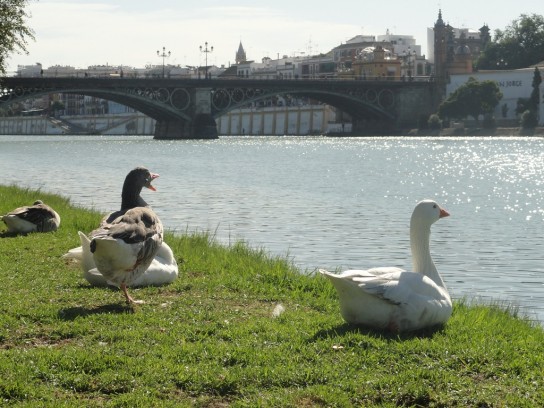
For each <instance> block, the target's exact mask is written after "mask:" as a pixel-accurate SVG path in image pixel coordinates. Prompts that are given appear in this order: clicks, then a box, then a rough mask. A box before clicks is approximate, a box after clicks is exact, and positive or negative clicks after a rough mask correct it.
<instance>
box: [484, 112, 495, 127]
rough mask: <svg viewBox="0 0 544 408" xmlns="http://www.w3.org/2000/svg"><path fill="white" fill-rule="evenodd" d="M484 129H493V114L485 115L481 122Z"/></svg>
mask: <svg viewBox="0 0 544 408" xmlns="http://www.w3.org/2000/svg"><path fill="white" fill-rule="evenodd" d="M482 126H483V128H484V129H495V128H496V127H497V124H496V123H495V117H494V116H493V115H490V114H489V115H485V116H484V120H483V123H482Z"/></svg>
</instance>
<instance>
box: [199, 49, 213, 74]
mask: <svg viewBox="0 0 544 408" xmlns="http://www.w3.org/2000/svg"><path fill="white" fill-rule="evenodd" d="M200 52H203V53H204V54H206V68H205V69H206V79H208V54H209V53H210V52H213V46H210V48H209V49H208V41H206V42H205V43H204V48H202V45H201V46H200Z"/></svg>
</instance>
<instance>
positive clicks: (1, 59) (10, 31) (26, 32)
mask: <svg viewBox="0 0 544 408" xmlns="http://www.w3.org/2000/svg"><path fill="white" fill-rule="evenodd" d="M28 2H29V0H0V74H2V75H5V73H6V61H7V58H8V57H9V55H10V54H11V53H13V52H23V53H27V48H26V47H27V45H28V41H29V40H33V39H34V32H33V31H32V29H31V28H29V27H28V26H27V24H26V20H27V18H28V17H29V15H28V13H27V12H26V10H25V7H26V6H27V4H28Z"/></svg>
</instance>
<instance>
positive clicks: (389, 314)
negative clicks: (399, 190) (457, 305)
mask: <svg viewBox="0 0 544 408" xmlns="http://www.w3.org/2000/svg"><path fill="white" fill-rule="evenodd" d="M447 216H449V213H448V212H447V211H446V210H444V209H443V208H441V207H440V206H439V205H438V204H437V203H436V202H435V201H432V200H423V201H421V202H419V203H418V204H417V205H416V207H415V209H414V211H413V213H412V218H411V219H410V246H411V250H412V266H413V270H412V271H411V272H408V271H406V270H404V269H401V268H396V267H385V268H372V269H367V270H347V271H344V272H342V273H340V274H334V273H331V272H328V271H326V270H323V269H321V270H320V272H321V273H322V274H323V275H324V276H326V277H327V278H329V279H330V280H331V282H332V283H333V285H334V287H335V288H336V290H337V292H338V296H339V299H340V311H341V314H342V317H343V318H344V320H346V322H348V323H351V324H357V325H364V326H367V327H370V328H374V329H379V330H390V331H393V332H407V331H413V330H419V329H423V328H427V327H432V326H438V325H442V324H444V323H446V322H447V321H448V319H449V318H450V316H451V313H452V302H451V298H450V295H449V293H448V290H447V288H446V286H445V284H444V281H443V280H442V277H441V276H440V274H439V273H438V271H437V269H436V266H435V264H434V262H433V260H432V257H431V252H430V247H429V241H430V235H431V225H432V224H434V223H435V222H436V221H438V220H439V219H440V218H443V217H447Z"/></svg>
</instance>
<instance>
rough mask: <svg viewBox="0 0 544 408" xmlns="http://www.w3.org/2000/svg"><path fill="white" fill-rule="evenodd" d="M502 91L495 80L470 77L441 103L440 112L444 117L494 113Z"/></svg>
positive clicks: (464, 116)
mask: <svg viewBox="0 0 544 408" xmlns="http://www.w3.org/2000/svg"><path fill="white" fill-rule="evenodd" d="M501 99H502V92H501V91H500V89H499V86H498V85H497V83H496V82H495V81H478V80H477V79H476V78H474V77H470V78H469V79H468V81H467V82H466V83H465V84H463V85H461V86H460V87H459V88H457V89H456V90H455V91H454V92H452V93H451V94H450V96H448V98H447V99H446V100H445V101H444V102H442V104H440V106H439V108H438V114H439V115H440V117H442V118H451V119H463V118H466V117H467V116H472V117H473V118H474V119H476V120H478V116H480V115H485V114H490V113H492V112H493V111H494V110H495V108H496V107H497V105H498V104H499V102H500V100H501Z"/></svg>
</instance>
